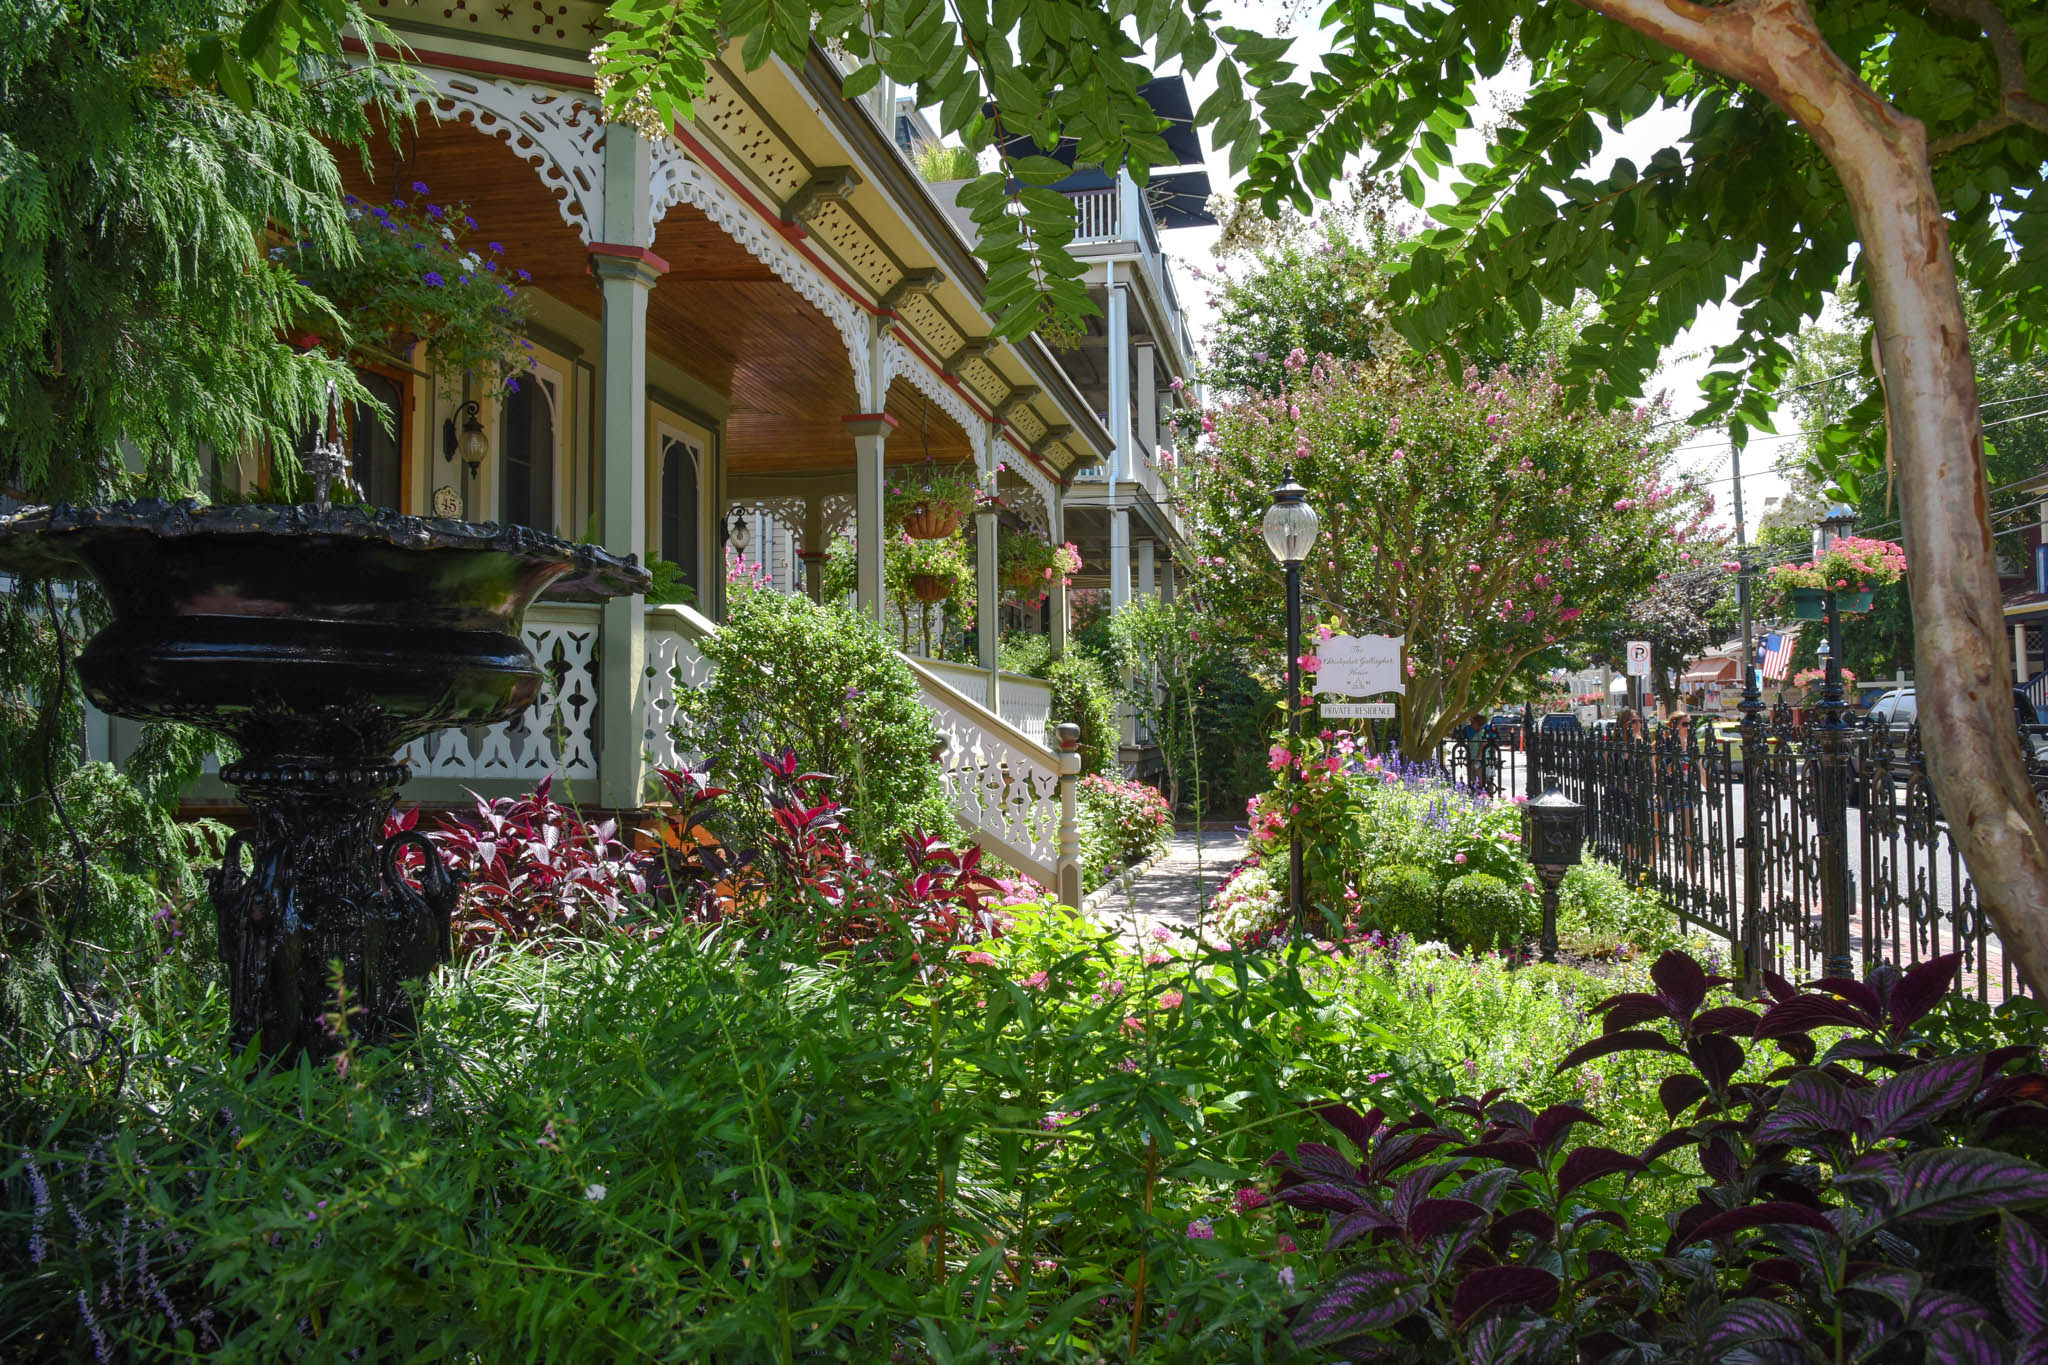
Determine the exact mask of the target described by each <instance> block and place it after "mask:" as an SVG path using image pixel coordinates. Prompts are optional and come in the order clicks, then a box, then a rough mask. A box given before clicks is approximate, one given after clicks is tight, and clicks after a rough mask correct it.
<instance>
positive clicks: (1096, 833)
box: [1078, 773, 1173, 891]
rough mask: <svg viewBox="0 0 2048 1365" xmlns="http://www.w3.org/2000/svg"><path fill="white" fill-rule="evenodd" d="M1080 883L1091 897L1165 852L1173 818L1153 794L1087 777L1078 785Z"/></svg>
mask: <svg viewBox="0 0 2048 1365" xmlns="http://www.w3.org/2000/svg"><path fill="white" fill-rule="evenodd" d="M1078 804H1079V806H1080V820H1081V883H1082V887H1083V889H1084V890H1088V891H1093V890H1094V889H1095V888H1096V887H1098V886H1101V885H1102V884H1103V883H1104V882H1106V881H1108V880H1109V878H1110V876H1111V875H1112V874H1114V873H1116V872H1119V871H1121V870H1122V869H1124V868H1127V867H1135V866H1137V865H1138V864H1139V863H1142V862H1144V861H1145V860H1146V859H1147V858H1150V857H1151V856H1152V855H1153V854H1155V853H1157V852H1159V851H1160V850H1161V849H1163V848H1165V847H1166V844H1167V840H1168V839H1169V838H1170V837H1171V836H1172V834H1173V812H1172V811H1170V810H1168V809H1167V808H1166V798H1165V797H1164V796H1161V795H1160V794H1159V791H1158V789H1157V788H1154V787H1150V786H1147V785H1146V784H1145V783H1143V782H1127V781H1125V780H1124V779H1122V778H1117V777H1103V776H1102V775H1101V774H1099V773H1090V774H1088V776H1086V777H1084V778H1082V779H1081V787H1080V792H1079V798H1078Z"/></svg>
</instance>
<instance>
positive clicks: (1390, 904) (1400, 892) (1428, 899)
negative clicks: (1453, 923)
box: [1358, 863, 1443, 942]
mask: <svg viewBox="0 0 2048 1365" xmlns="http://www.w3.org/2000/svg"><path fill="white" fill-rule="evenodd" d="M1441 893H1442V888H1441V886H1440V885H1439V884H1438V882H1437V879H1436V875H1435V874H1434V873H1432V872H1431V871H1430V870H1429V869H1428V868H1426V867H1417V866H1415V865H1414V864H1412V863H1398V864H1396V865H1394V866H1393V867H1379V868H1374V869H1373V870H1372V872H1370V873H1368V874H1367V876H1366V879H1365V886H1364V887H1363V888H1362V889H1361V890H1360V892H1359V897H1358V899H1359V908H1360V911H1361V915H1360V918H1361V919H1362V920H1363V921H1364V926H1363V927H1365V928H1367V929H1381V930H1384V931H1386V932H1387V933H1390V934H1399V935H1401V936H1402V937H1403V938H1412V939H1417V940H1420V941H1424V942H1428V941H1431V940H1434V939H1436V938H1438V937H1440V936H1441V935H1442V932H1443V928H1442V919H1441V915H1440V913H1439V906H1438V902H1439V901H1440V899H1441Z"/></svg>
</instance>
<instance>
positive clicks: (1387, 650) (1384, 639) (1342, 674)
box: [1316, 635, 1408, 720]
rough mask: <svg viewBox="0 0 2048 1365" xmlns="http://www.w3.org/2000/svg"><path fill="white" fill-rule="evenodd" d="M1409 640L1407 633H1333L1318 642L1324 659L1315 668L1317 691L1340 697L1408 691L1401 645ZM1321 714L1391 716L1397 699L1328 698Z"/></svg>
mask: <svg viewBox="0 0 2048 1365" xmlns="http://www.w3.org/2000/svg"><path fill="white" fill-rule="evenodd" d="M1407 642H1408V637H1407V636H1405V635H1332V636H1331V637H1330V638H1329V639H1327V640H1325V641H1323V642H1322V643H1321V644H1320V645H1318V646H1316V655H1317V657H1318V659H1319V660H1320V661H1321V663H1322V667H1321V668H1320V669H1318V670H1317V672H1316V691H1317V692H1330V693H1335V694H1336V695H1337V696H1340V697H1370V696H1373V695H1375V694H1377V693H1381V692H1394V693H1399V692H1402V691H1405V690H1406V688H1405V686H1404V684H1403V682H1402V678H1401V649H1402V646H1403V645H1405V644H1406V643H1407ZM1322 715H1323V717H1324V718H1325V719H1326V720H1392V719H1393V718H1394V703H1393V702H1390V701H1366V702H1355V701H1354V702H1326V703H1325V704H1324V705H1323V708H1322Z"/></svg>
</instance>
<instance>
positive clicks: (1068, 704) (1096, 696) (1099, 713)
mask: <svg viewBox="0 0 2048 1365" xmlns="http://www.w3.org/2000/svg"><path fill="white" fill-rule="evenodd" d="M1045 679H1046V681H1047V682H1049V683H1051V684H1052V708H1051V717H1050V721H1049V724H1050V725H1051V726H1052V728H1053V731H1054V733H1057V732H1058V729H1059V727H1060V726H1062V725H1068V724H1072V725H1078V726H1080V727H1081V771H1082V772H1084V773H1104V774H1112V775H1113V774H1115V773H1116V772H1117V764H1118V750H1119V749H1121V748H1122V746H1123V731H1122V728H1121V727H1120V726H1118V724H1117V720H1116V693H1115V692H1114V691H1112V690H1111V688H1110V685H1109V678H1108V676H1107V675H1106V674H1105V673H1104V672H1103V670H1102V665H1101V664H1099V663H1097V662H1096V661H1095V660H1093V659H1090V658H1087V657H1084V656H1083V655H1080V654H1077V653H1069V654H1066V655H1063V656H1062V657H1060V658H1057V659H1054V660H1053V661H1052V663H1051V665H1050V666H1048V667H1047V669H1046V673H1045Z"/></svg>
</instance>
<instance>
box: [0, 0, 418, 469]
mask: <svg viewBox="0 0 2048 1365" xmlns="http://www.w3.org/2000/svg"><path fill="white" fill-rule="evenodd" d="M289 8H291V9H292V10H293V11H294V12H295V14H296V16H297V18H296V19H295V20H294V22H302V23H306V24H309V25H314V26H325V25H330V24H331V25H333V26H335V27H339V26H340V25H342V24H354V25H358V26H359V27H358V31H362V32H371V33H373V34H374V33H376V32H378V31H380V30H377V28H376V26H375V25H373V24H369V21H367V20H366V19H364V17H363V16H362V14H361V11H359V10H358V9H357V8H356V7H355V6H354V5H352V4H341V3H334V4H331V5H329V4H323V5H307V6H292V7H289ZM255 10H256V13H255V14H253V15H252V16H251V18H250V21H249V22H250V23H251V25H252V26H256V25H259V24H261V23H263V22H268V23H270V24H271V25H273V26H274V25H275V24H276V23H277V22H278V20H279V14H280V7H279V6H276V5H263V6H257V7H255ZM314 11H318V15H317V18H316V17H315V16H314V14H313V13H312V12H314ZM220 22H221V11H220V9H219V7H218V6H217V5H214V4H212V3H207V2H206V0H150V2H149V3H144V2H143V0H113V2H112V3H107V4H93V5H70V4H59V3H56V2H55V0H27V2H26V3H22V4H13V5H9V6H8V7H7V10H6V18H5V19H4V20H0V299H4V300H5V303H4V305H0V480H4V481H5V483H6V485H7V486H8V488H9V490H10V491H11V492H13V493H15V494H16V495H17V496H26V497H29V498H35V499H51V498H70V499H74V500H79V499H86V498H91V497H95V496H105V495H107V494H109V493H112V492H115V491H149V492H154V493H167V494H171V495H174V496H175V495H180V494H184V493H190V492H193V491H196V490H197V488H198V487H199V486H200V484H201V481H202V475H203V472H204V471H203V469H202V465H201V461H202V459H203V458H204V454H205V452H207V451H238V450H242V449H245V448H248V447H250V446H263V445H268V446H270V447H272V448H273V449H281V450H286V451H288V450H290V449H291V447H292V444H293V441H294V439H295V437H296V436H297V434H298V433H299V432H300V431H302V430H304V429H305V428H307V427H308V426H310V425H311V424H312V422H313V420H314V417H315V414H317V413H319V412H320V411H322V409H323V404H324V402H325V396H326V387H327V385H328V384H329V383H330V382H332V383H334V384H336V385H338V386H339V388H340V390H341V392H342V394H343V396H344V397H345V398H355V399H367V395H365V394H363V393H362V391H361V387H360V385H358V384H357V383H356V381H355V379H354V377H353V374H352V373H351V371H350V370H349V369H348V367H347V366H346V365H345V364H343V363H341V362H340V361H339V360H337V359H334V358H331V357H328V356H326V355H323V354H320V353H318V352H310V353H304V354H302V353H300V352H298V351H296V350H294V349H293V347H292V346H291V345H289V344H288V343H287V342H286V341H285V339H284V338H285V337H286V335H288V334H289V332H290V331H291V330H292V329H293V328H294V326H295V324H299V323H302V322H304V321H305V320H307V319H312V318H323V317H326V318H329V319H330V321H331V325H332V326H334V327H335V328H336V329H337V330H339V331H343V332H345V331H346V325H345V323H344V322H343V320H341V319H339V318H332V317H331V315H330V314H329V313H328V312H327V310H326V306H325V305H324V304H323V302H322V300H321V299H320V297H319V296H318V295H317V294H315V293H314V292H313V291H312V290H310V289H309V288H308V287H307V286H305V285H303V284H301V283H300V282H299V280H298V278H297V277H296V276H295V275H294V274H293V273H292V271H291V269H290V268H289V267H288V265H287V264H286V263H285V262H282V261H274V260H272V259H270V257H269V256H268V255H267V254H266V252H265V250H264V246H265V234H266V233H267V232H268V231H269V230H270V227H271V225H272V224H273V223H280V224H290V225H291V228H292V230H293V231H294V232H295V234H296V235H297V237H298V238H299V239H301V240H304V241H307V242H310V243H311V244H312V245H313V248H314V249H315V250H317V251H319V252H321V253H323V254H324V255H326V256H328V257H331V258H333V259H336V260H347V259H349V258H350V257H351V255H352V253H353V251H354V246H353V239H352V237H351V236H350V233H349V229H348V223H347V220H346V218H345V216H344V210H343V205H342V202H341V184H340V177H339V175H338V173H337V171H336V168H335V164H334V157H333V154H332V152H330V150H329V146H330V144H334V145H342V146H347V145H351V144H359V143H361V142H362V141H363V140H364V139H365V138H367V137H368V135H369V129H370V119H371V117H372V115H373V114H375V113H378V112H379V111H383V112H385V113H390V112H392V102H391V96H390V94H389V93H388V91H387V89H386V87H385V86H383V85H382V84H380V83H379V82H378V80H377V75H376V72H375V71H374V70H373V69H372V68H369V67H362V68H350V67H346V66H344V65H343V64H342V63H341V62H340V61H339V58H340V55H341V54H340V51H339V48H338V46H335V47H332V48H330V49H328V50H327V51H326V52H325V53H324V54H322V53H316V51H314V50H313V49H312V47H311V46H310V45H308V46H300V45H298V44H297V40H296V39H295V40H294V41H293V44H292V45H290V46H287V47H285V48H284V49H283V51H282V53H281V54H279V55H274V56H273V57H270V58H266V59H263V60H261V61H259V62H257V63H254V65H255V66H257V67H260V68H261V69H260V70H259V71H258V73H257V79H256V80H255V81H254V82H253V84H252V83H251V82H250V81H249V80H248V79H246V77H245V76H244V75H243V74H240V73H242V71H243V68H242V67H241V66H240V65H233V66H229V67H223V68H221V76H222V79H223V82H224V88H225V87H226V85H227V83H230V81H231V78H230V76H229V74H228V73H229V72H230V71H233V72H236V73H238V74H237V75H236V76H235V77H234V78H232V79H233V81H234V82H238V83H235V84H233V87H232V88H231V89H230V93H229V95H225V96H224V95H223V94H222V93H220V91H218V90H215V89H213V88H210V87H208V86H203V85H195V84H194V83H193V82H192V80H191V79H189V78H188V77H187V76H186V74H185V73H184V71H183V70H181V65H182V62H183V59H184V57H185V55H186V54H187V53H188V52H194V51H196V50H197V49H196V48H195V45H197V48H205V47H207V46H208V45H210V46H211V48H212V49H213V50H214V51H215V56H216V64H218V61H220V60H226V59H225V58H223V57H222V56H221V46H222V45H221V43H220V40H219V39H218V38H217V37H215V36H213V35H215V34H216V33H217V32H218V25H219V24H220ZM228 46H229V47H232V46H233V45H232V43H230V44H228ZM124 441H125V443H126V445H125V452H126V454H125V455H124V448H123V446H122V444H121V443H122V442H124ZM129 457H132V458H134V460H135V461H136V465H135V467H134V468H133V469H132V470H131V469H130V467H129V466H128V465H127V463H126V460H127V458H129Z"/></svg>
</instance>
